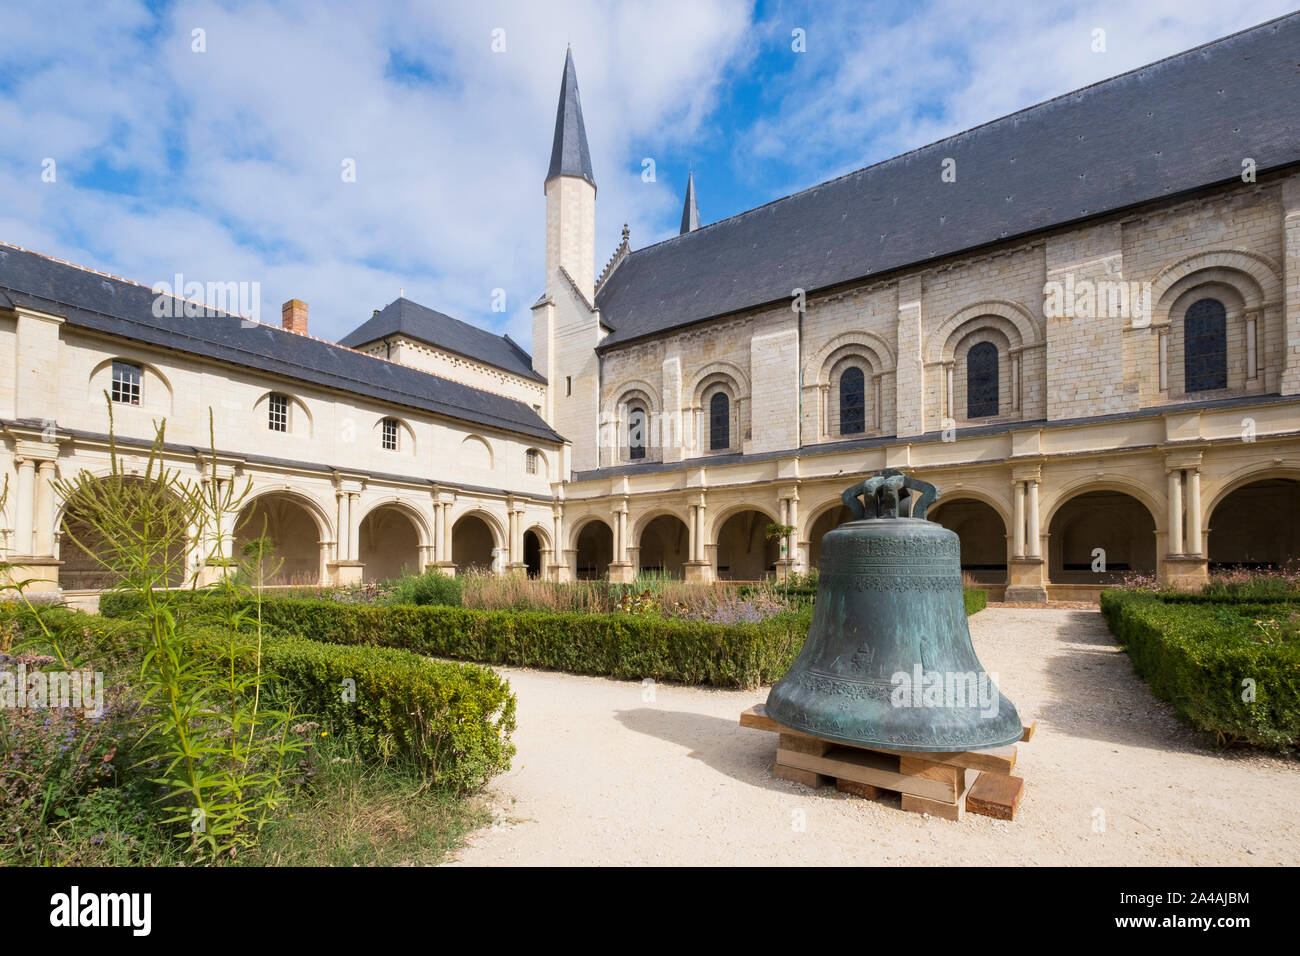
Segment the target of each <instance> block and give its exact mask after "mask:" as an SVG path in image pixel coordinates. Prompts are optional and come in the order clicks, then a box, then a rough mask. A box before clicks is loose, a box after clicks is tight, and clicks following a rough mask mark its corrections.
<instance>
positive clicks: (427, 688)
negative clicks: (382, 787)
mask: <svg viewBox="0 0 1300 956" xmlns="http://www.w3.org/2000/svg"><path fill="white" fill-rule="evenodd" d="M106 596H107V595H106ZM184 603H186V604H189V603H190V602H184ZM204 603H209V604H210V602H197V603H194V604H193V605H192V607H196V608H197V607H200V606H201V605H202V604H204ZM318 603H320V602H318ZM132 604H133V602H131V601H123V600H118V601H117V602H116V607H115V609H116V611H117V612H118V614H119V615H120V616H121V618H120V619H118V620H111V619H108V618H106V617H104V616H102V615H91V614H85V613H83V612H81V611H72V610H68V609H66V608H46V609H43V610H42V611H41V614H42V617H43V618H44V619H45V620H46V623H47V626H51V627H52V629H53V630H55V632H56V634H57V635H58V639H59V640H60V644H61V646H62V647H63V649H64V651H65V652H66V653H67V654H68V655H69V656H70V658H72V659H74V660H79V661H83V662H90V663H94V664H95V665H96V667H105V668H106V670H108V669H111V670H112V672H113V673H112V674H111V675H110V677H111V678H114V679H117V680H125V681H126V682H127V683H131V682H132V681H133V680H134V678H135V676H136V674H138V668H139V656H140V653H141V649H142V648H143V647H144V646H145V645H146V643H147V638H146V634H145V630H144V625H143V624H142V623H140V622H139V621H135V620H131V619H130V616H129V610H130V606H131V605H132ZM110 606H113V604H112V602H110ZM203 616H204V615H202V614H198V615H195V616H194V617H193V618H192V619H191V620H190V624H192V625H193V627H192V629H189V632H188V633H189V635H190V637H191V639H192V640H193V642H194V644H193V646H194V647H195V648H196V649H197V650H198V651H199V655H200V656H202V657H207V658H208V659H209V660H214V661H218V662H221V663H224V662H225V661H226V660H227V659H228V656H227V655H228V654H229V648H230V641H229V637H228V632H226V631H224V630H223V629H220V628H217V627H214V626H210V625H204V623H203V620H202V618H203ZM8 621H12V622H14V623H15V624H16V625H17V626H18V629H19V632H20V634H21V635H22V637H23V638H25V639H27V640H32V641H34V642H38V641H40V640H41V639H40V638H39V637H38V635H39V633H40V632H39V631H38V630H37V628H36V626H35V621H34V620H33V619H32V616H31V612H30V611H28V610H27V609H26V608H25V607H23V606H21V605H17V604H12V603H10V604H5V603H0V627H3V626H5V624H6V622H8ZM251 640H252V638H251V637H250V636H248V635H242V636H241V644H243V646H242V647H241V648H240V649H239V650H238V651H237V654H236V660H237V661H238V662H239V663H240V665H241V666H244V667H251V665H252V662H253V653H254V651H253V648H252V646H251V644H250V643H249V642H251ZM34 649H35V650H37V651H42V652H43V651H45V650H47V648H45V647H43V646H40V644H37V645H36V646H35V647H34ZM262 669H263V671H264V673H266V674H267V675H268V676H269V678H270V679H269V680H268V682H267V683H266V684H265V685H264V687H265V688H266V692H267V694H268V696H269V697H270V698H271V699H274V700H276V701H277V702H279V703H282V704H285V703H292V705H293V709H294V711H295V712H296V713H298V714H301V715H302V720H304V721H306V720H308V719H313V720H316V721H318V722H320V724H321V727H322V729H323V730H324V731H326V732H328V733H330V734H332V735H333V736H335V737H338V738H342V739H343V740H344V741H345V742H346V743H347V744H349V745H350V746H351V747H352V749H353V751H354V752H355V753H356V754H357V756H359V757H361V758H363V759H367V760H372V759H383V758H388V757H396V758H399V759H402V760H408V761H411V762H413V763H414V764H415V765H417V766H418V767H420V768H421V769H422V770H424V771H425V772H426V773H428V774H429V775H430V777H431V779H432V781H433V782H434V783H436V784H438V785H441V786H445V787H446V788H448V789H450V790H453V791H459V792H466V791H470V790H473V789H475V788H477V787H478V786H480V785H481V784H483V783H484V782H485V781H487V780H488V779H489V778H490V777H492V776H494V775H495V774H498V773H502V772H504V771H506V770H508V769H510V759H511V757H512V756H513V755H514V752H515V748H514V745H513V744H512V743H511V740H510V738H511V734H512V733H513V732H514V729H515V698H514V695H513V694H512V693H511V692H510V685H509V684H508V683H507V682H506V680H505V679H504V678H502V677H501V676H500V675H498V674H496V673H495V672H493V671H492V670H489V669H488V668H486V667H478V666H475V665H473V664H462V663H457V662H455V661H435V660H428V659H427V658H424V657H421V656H420V655H418V654H413V653H411V652H410V651H405V650H400V649H394V648H385V647H344V646H340V645H338V644H324V643H320V642H317V641H312V640H308V639H306V638H303V637H299V636H296V635H289V634H281V633H270V634H268V635H266V636H265V637H264V640H263V643H262ZM347 680H351V681H353V682H355V683H354V685H346V684H345V681H347ZM345 687H348V689H349V691H355V698H354V699H350V700H349V699H345V694H344V688H345ZM348 696H349V697H351V696H352V695H351V693H349V695H348Z"/></svg>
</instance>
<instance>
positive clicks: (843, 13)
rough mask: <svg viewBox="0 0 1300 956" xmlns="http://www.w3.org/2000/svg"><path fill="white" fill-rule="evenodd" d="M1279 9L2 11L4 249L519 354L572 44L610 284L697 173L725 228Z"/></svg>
mask: <svg viewBox="0 0 1300 956" xmlns="http://www.w3.org/2000/svg"><path fill="white" fill-rule="evenodd" d="M1286 12H1288V4H1286V3H1272V2H1267V0H1258V2H1255V3H1252V4H1249V5H1247V4H1240V5H1226V4H1222V3H1220V2H1211V0H1176V2H1175V0H1147V2H1143V3H1141V4H1135V3H1132V2H1131V0H1123V2H1117V0H1097V2H1092V3H1086V4H1082V3H1060V4H1054V3H1006V4H999V3H993V2H989V3H966V2H957V0H948V2H918V3H892V4H891V3H873V2H866V3H863V2H856V3H815V2H780V0H777V2H759V3H751V2H746V0H655V2H650V3H608V2H606V3H601V2H595V0H592V2H585V3H580V2H574V3H544V2H541V0H533V2H526V3H513V4H512V3H464V4H447V3H443V4H428V3H386V4H365V5H357V4H344V3H332V2H304V3H238V2H226V3H212V2H178V3H140V2H131V0H97V2H87V3H84V4H77V3H67V4H63V3H58V4H28V3H17V2H8V0H5V2H0V35H3V36H5V37H6V41H7V42H6V47H7V49H6V54H5V56H4V57H3V58H0V129H3V130H4V131H5V135H4V136H3V137H0V240H3V241H6V242H10V243H14V244H16V245H20V246H24V247H27V248H30V249H34V250H36V251H38V252H42V253H46V254H50V255H54V256H58V257H60V258H64V259H68V260H70V261H73V262H76V263H79V264H82V265H87V266H90V267H93V268H98V269H102V270H104V271H107V272H111V273H114V274H116V275H120V276H123V277H125V278H129V279H132V280H135V281H138V282H142V283H145V284H150V285H151V284H153V283H155V282H158V281H170V280H171V278H172V276H173V275H174V274H175V273H177V272H180V273H183V274H184V275H185V277H186V278H187V279H190V280H197V281H201V282H209V281H212V282H228V281H246V282H259V283H260V284H261V291H262V319H263V321H271V322H274V321H278V313H279V304H280V303H281V302H282V301H284V300H285V299H288V298H293V297H296V298H301V299H304V300H306V301H307V302H308V303H309V304H310V306H311V325H312V331H313V333H314V334H316V335H319V336H322V337H325V338H331V339H337V338H340V337H342V336H343V335H344V334H346V333H347V332H348V331H349V330H350V329H352V328H353V327H355V326H356V325H358V324H360V323H361V322H362V321H364V319H365V318H367V317H368V316H369V315H370V313H371V311H372V310H374V309H377V308H381V307H382V306H384V305H385V304H387V303H388V302H390V301H391V300H392V299H394V298H396V296H397V295H398V292H399V290H403V291H404V292H405V294H406V295H407V297H408V298H412V299H415V300H416V301H419V302H423V303H424V304H426V305H429V306H432V307H434V308H438V309H441V310H443V311H446V312H448V313H450V314H452V315H455V316H457V317H459V318H463V319H466V320H467V321H471V322H475V323H477V324H479V325H483V326H485V327H488V328H492V329H494V330H496V331H508V332H510V333H511V335H512V336H513V337H514V338H515V339H516V340H517V341H520V342H521V343H522V344H523V345H524V346H525V347H527V346H528V345H529V338H530V325H531V320H530V315H529V311H528V306H529V305H530V304H531V303H532V302H533V301H534V300H535V299H536V297H537V295H538V294H539V293H540V291H541V287H542V281H543V268H542V267H543V262H544V256H545V247H544V232H543V230H544V215H545V205H544V199H543V196H542V178H543V176H544V175H545V171H546V166H547V162H548V160H549V152H550V143H551V135H552V128H553V124H554V117H555V103H556V97H557V95H558V91H559V81H560V71H561V67H562V65H563V58H564V49H565V44H566V43H571V44H572V45H573V51H574V58H575V61H576V64H577V70H578V81H579V86H580V88H581V91H582V99H583V109H584V112H585V115H586V122H587V131H588V135H589V137H590V141H591V148H592V155H593V165H594V168H595V174H596V181H597V183H598V185H599V192H598V196H597V237H596V249H597V253H596V258H597V262H596V268H597V270H599V269H600V268H602V267H603V266H604V264H605V261H606V259H607V258H608V256H609V255H610V253H612V251H613V249H614V248H615V246H616V245H617V243H618V239H619V232H620V230H621V227H622V225H623V223H625V222H626V223H628V224H629V226H630V229H631V234H632V245H633V247H634V248H638V247H641V246H644V245H648V244H650V243H651V242H655V241H658V240H661V239H664V238H667V237H669V236H672V235H674V234H676V231H677V228H678V223H679V221H680V218H681V202H682V194H683V191H684V187H685V182H686V173H687V169H688V168H690V167H691V166H693V167H694V170H695V177H696V186H697V192H698V195H699V203H700V213H701V218H702V221H704V222H706V223H707V222H713V221H716V220H718V219H721V218H725V217H727V216H731V215H735V214H736V213H739V212H743V211H744V210H746V209H749V208H752V207H754V206H757V205H761V204H762V203H765V202H770V201H771V200H773V199H777V198H780V197H781V196H783V195H787V194H789V193H790V192H794V191H797V190H800V189H805V188H807V187H809V186H812V185H815V184H816V183H818V182H822V181H824V180H826V179H829V178H832V177H834V176H837V175H840V174H842V173H844V172H847V171H849V170H852V169H857V168H860V167H862V166H865V165H869V164H870V163H873V162H878V161H880V160H883V159H887V158H889V157H890V156H894V155H897V154H898V153H901V152H904V151H906V150H909V149H914V148H916V147H919V146H923V145H925V144H927V143H930V142H933V141H935V140H937V139H940V138H942V137H944V136H947V135H951V134H953V133H956V132H959V131H961V130H963V129H967V128H969V127H971V126H974V125H977V124H979V123H983V122H987V121H989V120H992V119H996V118H997V117H999V116H1003V115H1005V114H1007V113H1010V112H1013V111H1015V110H1017V109H1021V108H1023V107H1025V106H1029V105H1032V104H1033V103H1036V102H1040V101H1042V100H1044V99H1047V98H1050V97H1052V96H1057V95H1060V94H1062V93H1066V92H1069V91H1070V90H1073V89H1076V88H1078V87H1080V86H1083V85H1086V84H1088V83H1092V82H1096V81H1097V80H1100V79H1104V78H1106V77H1108V76H1113V75H1115V74H1117V73H1121V72H1124V71H1126V70H1130V69H1133V68H1135V67H1138V66H1141V65H1143V64H1145V63H1148V62H1151V61H1153V60H1156V59H1159V58H1161V57H1164V56H1169V55H1171V54H1174V53H1177V52H1179V51H1181V50H1184V49H1187V48H1189V47H1192V46H1195V45H1197V44H1200V43H1204V42H1207V41H1209V40H1213V39H1216V38H1218V37H1220V36H1224V35H1226V34H1228V33H1232V32H1235V31H1237V30H1240V29H1244V28H1246V27H1249V26H1253V25H1255V24H1257V23H1260V22H1263V21H1265V20H1268V19H1270V18H1272V17H1275V16H1279V15H1281V14H1283V13H1286ZM196 30H201V31H202V34H201V35H202V38H203V41H204V43H203V45H204V47H205V49H204V50H203V51H202V52H197V51H195V49H194V46H195V39H194V38H195V31H196ZM494 30H504V31H505V32H504V38H505V50H504V51H503V52H494V51H493V49H492V45H493V38H494V33H493V31H494ZM795 30H801V31H803V37H804V45H805V48H806V49H805V51H804V52H796V51H795V50H794V49H793V45H794V37H793V35H792V34H793V31H795ZM1098 30H1101V31H1104V40H1105V43H1104V45H1105V49H1104V50H1103V51H1099V50H1095V49H1094V46H1096V45H1097V44H1096V37H1097V34H1096V31H1098ZM646 158H650V159H653V160H654V164H655V180H654V181H653V182H646V181H645V180H644V179H643V176H642V170H643V160H645V159H646ZM47 159H53V160H54V162H55V167H54V168H55V171H56V179H55V181H54V182H44V181H43V180H42V170H43V168H44V166H43V164H44V161H45V160H47ZM347 160H352V161H354V162H355V168H356V171H357V173H356V181H355V182H344V181H343V177H342V176H341V169H342V165H343V163H344V162H345V161H347ZM498 288H499V289H504V290H505V291H506V311H505V312H504V313H499V312H496V313H494V312H493V311H491V305H492V301H493V290H494V289H498Z"/></svg>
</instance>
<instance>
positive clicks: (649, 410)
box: [602, 379, 663, 462]
mask: <svg viewBox="0 0 1300 956" xmlns="http://www.w3.org/2000/svg"><path fill="white" fill-rule="evenodd" d="M613 394H614V395H616V396H617V397H616V398H614V399H612V400H611V402H610V404H609V405H607V406H606V408H605V414H604V415H603V416H602V420H603V421H604V422H606V423H607V425H608V426H609V428H610V429H611V430H612V432H613V446H614V448H615V460H616V461H619V462H628V461H632V460H633V459H632V457H631V454H630V452H629V435H628V429H629V426H630V424H631V421H630V419H631V409H633V408H636V407H639V408H641V409H642V410H643V411H644V412H645V415H646V434H645V435H644V441H645V458H644V460H646V461H655V460H658V458H659V449H660V447H661V439H662V436H661V434H660V429H661V428H662V423H663V403H662V401H661V400H660V398H659V392H658V391H657V390H656V389H655V387H654V386H653V385H651V384H650V383H648V382H645V381H642V380H640V379H632V380H630V381H627V382H624V383H623V384H622V385H620V386H619V388H618V389H617V390H616V391H615V392H614V393H613ZM637 460H641V459H637Z"/></svg>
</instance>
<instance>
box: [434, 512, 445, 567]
mask: <svg viewBox="0 0 1300 956" xmlns="http://www.w3.org/2000/svg"><path fill="white" fill-rule="evenodd" d="M442 518H443V513H442V502H440V501H434V503H433V563H434V564H438V563H440V562H442V561H446V560H447V556H446V555H445V554H444V553H443V547H444V545H443V534H442Z"/></svg>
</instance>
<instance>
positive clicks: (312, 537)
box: [234, 488, 331, 585]
mask: <svg viewBox="0 0 1300 956" xmlns="http://www.w3.org/2000/svg"><path fill="white" fill-rule="evenodd" d="M263 534H265V535H266V536H267V537H269V538H270V539H271V542H272V551H271V554H270V557H269V558H268V559H267V561H266V564H265V574H266V578H265V583H267V584H271V585H293V584H305V585H316V584H319V583H320V581H321V544H322V542H325V541H328V540H330V537H331V525H330V520H329V515H328V514H327V513H326V511H325V509H324V508H322V507H321V506H320V503H319V502H317V501H316V500H315V499H314V498H312V497H311V496H310V495H308V494H306V493H305V492H301V491H297V490H294V489H283V488H265V489H262V490H259V491H255V492H254V493H253V494H252V495H251V496H250V497H249V498H247V499H246V500H245V501H244V506H243V508H242V509H240V512H239V516H238V517H237V518H236V519H235V527H234V557H235V558H236V560H239V559H241V557H242V555H243V549H244V547H245V546H246V545H247V544H248V543H249V542H251V541H252V540H253V539H255V538H258V537H261V536H262V535H263Z"/></svg>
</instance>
